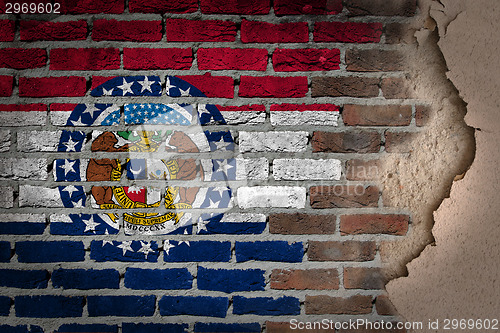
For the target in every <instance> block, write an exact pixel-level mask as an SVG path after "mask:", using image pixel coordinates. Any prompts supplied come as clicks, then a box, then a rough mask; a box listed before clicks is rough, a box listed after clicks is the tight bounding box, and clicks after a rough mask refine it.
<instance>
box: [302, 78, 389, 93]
mask: <svg viewBox="0 0 500 333" xmlns="http://www.w3.org/2000/svg"><path fill="white" fill-rule="evenodd" d="M379 81H380V80H379V79H378V78H374V77H352V76H339V77H313V78H312V80H311V83H312V86H311V93H312V96H313V97H319V96H332V97H341V96H349V97H377V96H378V94H379V86H378V84H379Z"/></svg>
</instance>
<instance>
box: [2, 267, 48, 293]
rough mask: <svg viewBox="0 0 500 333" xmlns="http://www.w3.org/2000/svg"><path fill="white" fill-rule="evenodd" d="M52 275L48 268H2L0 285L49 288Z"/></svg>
mask: <svg viewBox="0 0 500 333" xmlns="http://www.w3.org/2000/svg"><path fill="white" fill-rule="evenodd" d="M49 278H50V275H49V272H47V271H46V270H15V269H1V270H0V286H2V287H9V288H22V289H44V288H47V284H48V281H49Z"/></svg>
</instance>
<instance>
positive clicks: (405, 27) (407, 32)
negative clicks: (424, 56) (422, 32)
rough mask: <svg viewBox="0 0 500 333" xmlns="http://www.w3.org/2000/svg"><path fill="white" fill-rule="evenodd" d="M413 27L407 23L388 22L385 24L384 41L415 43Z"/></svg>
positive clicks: (388, 42)
mask: <svg viewBox="0 0 500 333" xmlns="http://www.w3.org/2000/svg"><path fill="white" fill-rule="evenodd" d="M415 31H417V30H416V29H415V28H412V27H411V26H410V25H409V24H402V23H388V24H387V25H386V26H385V42H386V43H387V44H415V43H416V42H417V38H416V37H415Z"/></svg>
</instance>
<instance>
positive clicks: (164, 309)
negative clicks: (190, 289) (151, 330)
mask: <svg viewBox="0 0 500 333" xmlns="http://www.w3.org/2000/svg"><path fill="white" fill-rule="evenodd" d="M158 305H159V307H160V315H162V316H179V315H190V316H207V317H218V318H224V317H226V314H227V309H228V308H229V299H228V298H227V297H208V296H196V297H193V296H163V297H162V298H161V299H160V301H159V302H158Z"/></svg>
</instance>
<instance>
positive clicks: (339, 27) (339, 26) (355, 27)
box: [313, 22, 382, 43]
mask: <svg viewBox="0 0 500 333" xmlns="http://www.w3.org/2000/svg"><path fill="white" fill-rule="evenodd" d="M313 36H314V41H315V42H319V43H322V42H337V43H378V42H380V36H382V24H381V23H358V22H317V23H315V25H314V34H313Z"/></svg>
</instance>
